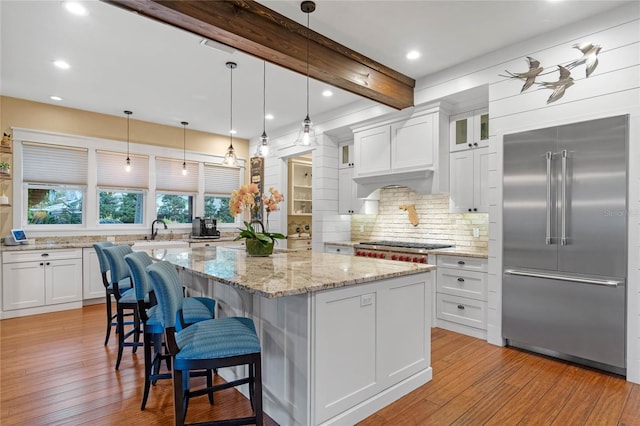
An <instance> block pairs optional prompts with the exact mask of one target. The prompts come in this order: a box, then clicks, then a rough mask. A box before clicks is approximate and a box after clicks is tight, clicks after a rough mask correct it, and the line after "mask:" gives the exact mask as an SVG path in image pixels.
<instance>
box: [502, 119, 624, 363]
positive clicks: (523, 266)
mask: <svg viewBox="0 0 640 426" xmlns="http://www.w3.org/2000/svg"><path fill="white" fill-rule="evenodd" d="M628 134H629V132H628V116H626V115H625V116H617V117H608V118H603V119H597V120H592V121H586V122H580V123H574V124H570V125H563V126H557V127H550V128H544V129H538V130H532V131H527V132H522V133H516V134H509V135H505V136H504V156H503V158H504V179H503V266H504V269H503V281H502V333H503V337H504V338H505V339H506V342H507V344H508V345H511V346H516V347H521V348H525V349H529V350H533V351H536V352H540V353H543V354H547V355H551V356H556V357H560V358H564V359H568V360H571V361H575V362H579V363H583V364H588V365H591V366H594V367H597V368H601V369H604V370H609V371H613V372H615V373H618V374H623V375H624V374H625V372H626V370H625V367H626V366H625V352H626V350H625V334H626V326H625V325H626V298H627V294H626V287H627V286H626V278H627V212H628V210H627V185H628V182H627V168H628V164H627V163H628V159H627V152H628V138H629V136H628Z"/></svg>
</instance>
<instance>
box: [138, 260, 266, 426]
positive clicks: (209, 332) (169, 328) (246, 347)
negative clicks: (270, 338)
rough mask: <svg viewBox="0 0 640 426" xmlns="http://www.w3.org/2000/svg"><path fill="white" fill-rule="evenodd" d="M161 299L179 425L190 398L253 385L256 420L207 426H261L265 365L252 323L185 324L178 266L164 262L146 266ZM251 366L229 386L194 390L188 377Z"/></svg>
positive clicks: (239, 320) (245, 320)
mask: <svg viewBox="0 0 640 426" xmlns="http://www.w3.org/2000/svg"><path fill="white" fill-rule="evenodd" d="M147 272H148V273H149V277H150V278H151V282H152V284H153V289H154V292H155V295H156V298H157V299H158V306H159V310H160V321H161V323H162V325H163V326H164V332H165V342H166V345H167V350H168V351H169V354H170V355H171V357H172V364H173V405H174V423H175V425H176V426H184V425H185V418H186V414H187V407H188V402H189V399H190V398H192V397H195V396H199V395H204V394H209V393H210V392H211V391H213V392H216V391H219V390H222V389H228V388H230V387H236V386H239V385H243V384H248V385H249V396H250V400H251V405H252V408H253V415H252V416H249V417H242V418H235V419H225V420H215V421H211V422H206V423H198V424H207V425H222V424H227V425H230V424H237V425H240V424H256V425H260V426H261V425H262V422H263V412H262V366H261V362H262V361H261V349H260V340H259V339H258V335H257V334H256V329H255V325H254V324H253V321H252V320H251V319H250V318H242V317H228V318H217V319H210V320H206V321H200V322H197V323H195V324H191V325H187V324H185V323H184V321H183V318H184V312H183V306H184V297H183V294H182V284H181V283H180V278H179V276H178V272H177V271H176V269H175V267H174V266H173V265H172V264H171V263H169V262H166V261H160V262H157V263H154V264H152V265H150V266H148V267H147ZM238 365H247V367H248V371H249V374H248V377H245V378H241V379H238V380H235V381H231V382H228V383H224V384H220V385H216V386H212V387H207V388H205V389H198V390H191V389H190V387H189V372H190V371H192V370H197V369H209V370H214V369H218V368H223V367H233V366H238Z"/></svg>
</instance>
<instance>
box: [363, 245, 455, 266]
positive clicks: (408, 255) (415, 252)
mask: <svg viewBox="0 0 640 426" xmlns="http://www.w3.org/2000/svg"><path fill="white" fill-rule="evenodd" d="M449 247H453V245H452V244H430V243H413V242H403V241H366V242H361V243H358V244H356V245H355V246H354V247H353V248H354V252H355V255H356V256H363V257H373V258H377V259H388V260H399V261H403V262H415V263H427V257H428V253H429V251H430V250H437V249H443V248H449Z"/></svg>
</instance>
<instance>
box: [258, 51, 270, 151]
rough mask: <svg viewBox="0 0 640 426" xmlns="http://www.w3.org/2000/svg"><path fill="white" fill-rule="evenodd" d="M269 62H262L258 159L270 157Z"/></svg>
mask: <svg viewBox="0 0 640 426" xmlns="http://www.w3.org/2000/svg"><path fill="white" fill-rule="evenodd" d="M266 129H267V62H266V61H263V62H262V135H261V136H260V145H258V152H257V156H258V157H266V156H268V155H269V136H267V130H266Z"/></svg>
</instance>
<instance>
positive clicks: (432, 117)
mask: <svg viewBox="0 0 640 426" xmlns="http://www.w3.org/2000/svg"><path fill="white" fill-rule="evenodd" d="M354 160H355V165H354V174H353V177H354V179H355V180H356V182H357V183H358V184H359V185H369V188H368V189H375V188H376V184H379V185H380V186H384V185H385V184H386V183H388V184H399V185H405V184H406V183H409V182H410V181H412V182H413V181H417V180H420V179H422V180H423V181H429V184H428V185H425V184H423V185H422V186H423V187H421V188H419V189H417V190H418V191H419V192H424V193H442V192H449V117H448V115H447V114H446V113H445V112H444V111H442V110H441V107H440V105H436V106H431V107H430V108H429V109H423V110H420V111H417V112H414V113H413V114H412V115H410V116H407V117H403V118H395V119H389V120H387V121H384V122H380V123H374V124H369V125H367V126H363V127H360V128H355V129H354ZM379 177H385V179H376V178H379ZM389 177H390V178H395V180H396V181H395V182H391V180H393V179H386V178H389ZM369 178H372V179H369ZM380 186H377V187H380ZM406 186H411V185H409V184H407V185H406ZM414 189H416V188H414ZM364 192H367V191H364ZM369 192H370V191H369ZM358 193H359V194H361V191H360V190H358ZM361 195H362V194H361ZM365 195H366V194H365Z"/></svg>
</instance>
